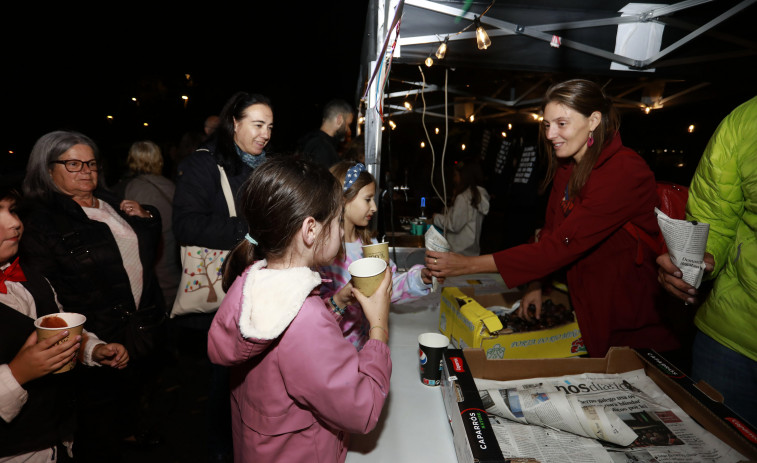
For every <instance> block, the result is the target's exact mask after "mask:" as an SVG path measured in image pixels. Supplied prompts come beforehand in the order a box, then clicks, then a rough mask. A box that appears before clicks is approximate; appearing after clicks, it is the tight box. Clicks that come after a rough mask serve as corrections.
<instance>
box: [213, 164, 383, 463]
mask: <svg viewBox="0 0 757 463" xmlns="http://www.w3.org/2000/svg"><path fill="white" fill-rule="evenodd" d="M241 193H242V200H241V201H242V204H241V209H242V210H243V211H244V214H245V218H246V220H247V223H248V224H249V226H250V232H249V233H248V235H247V236H246V240H243V241H242V242H240V243H239V244H238V245H237V246H236V247H235V248H234V249H233V250H232V252H231V253H230V255H229V258H228V260H227V262H226V263H225V269H224V276H223V282H224V290H226V291H227V293H226V297H225V298H224V301H223V303H222V304H221V307H220V308H219V309H218V312H217V314H216V316H215V318H214V320H213V323H212V325H211V328H210V332H209V333H208V355H209V357H210V359H211V361H212V362H214V363H217V364H220V365H225V366H229V367H231V409H232V432H233V441H234V460H235V461H238V462H243V461H266V462H277V461H281V462H287V463H289V462H300V461H302V462H306V461H307V462H343V461H344V460H345V459H346V457H347V444H348V439H349V433H352V432H358V433H367V432H369V431H371V430H372V429H373V428H374V427H375V425H376V423H377V422H378V418H379V415H380V414H381V409H382V408H383V406H384V402H385V400H386V396H387V393H388V392H389V378H390V376H391V369H392V366H391V359H390V355H389V347H388V346H387V344H386V342H387V341H388V336H389V332H388V329H389V327H388V314H389V304H390V298H391V290H392V289H391V288H392V286H391V274H390V272H389V271H387V272H386V275H385V277H384V280H383V282H382V284H381V286H380V287H379V289H378V290H377V291H376V293H374V294H373V295H372V296H371V297H370V298H367V297H365V296H363V295H362V294H361V293H360V292H359V291H357V290H354V289H353V290H351V294H352V295H353V296H354V297H355V298H356V299H357V300H358V301H359V302H360V303H361V305H362V306H363V310H364V312H365V315H366V318H367V319H368V321H369V323H370V329H369V335H370V339H369V340H368V341H367V342H366V344H365V347H363V349H362V350H361V351H360V352H358V351H356V350H355V348H354V347H352V345H351V344H350V343H349V341H347V340H345V339H344V337H343V336H342V332H341V330H340V328H339V321H340V319H341V315H342V313H341V312H342V311H343V309H340V308H339V307H334V306H333V305H331V304H329V302H328V301H327V300H326V301H325V300H323V299H322V298H321V297H320V295H319V294H318V291H317V289H318V288H319V286H320V285H321V283H322V281H321V278H320V276H319V274H318V273H317V272H315V271H314V270H313V268H314V267H316V266H318V265H326V264H328V263H330V262H331V261H332V260H333V259H334V257H335V256H336V254H337V252H338V251H339V247H340V244H341V239H342V233H343V232H342V229H341V226H340V217H341V212H342V201H341V188H340V185H339V183H338V182H337V181H336V179H335V178H334V177H333V176H332V175H331V174H330V173H329V171H328V170H326V169H325V168H324V167H321V166H317V165H315V164H311V163H308V162H305V161H299V160H295V159H293V158H289V157H286V158H273V159H270V160H268V161H266V163H265V164H263V165H261V166H260V167H258V168H257V169H255V171H254V173H253V174H252V176H251V177H250V179H249V180H248V181H247V183H246V184H245V185H244V186H243V188H242V192H241Z"/></svg>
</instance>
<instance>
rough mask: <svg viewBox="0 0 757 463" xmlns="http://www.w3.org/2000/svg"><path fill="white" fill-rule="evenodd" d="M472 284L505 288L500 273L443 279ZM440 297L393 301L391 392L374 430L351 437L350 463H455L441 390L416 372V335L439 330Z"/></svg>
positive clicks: (448, 283) (438, 294)
mask: <svg viewBox="0 0 757 463" xmlns="http://www.w3.org/2000/svg"><path fill="white" fill-rule="evenodd" d="M470 285H476V286H477V290H482V289H483V290H487V291H488V290H490V291H492V292H500V291H503V290H506V289H507V288H506V287H505V286H504V284H503V283H502V279H501V277H500V276H499V274H477V275H465V276H461V277H454V278H448V279H447V281H445V283H444V286H470ZM440 300H441V288H439V290H438V291H436V292H432V293H431V294H429V295H428V296H424V297H422V298H419V299H416V300H412V301H408V302H405V303H401V304H392V308H391V313H390V315H389V333H390V335H389V347H390V349H391V355H392V379H391V384H390V388H389V396H388V397H387V400H386V404H385V405H384V410H383V411H382V413H381V418H380V419H379V422H378V425H377V426H376V428H375V429H374V430H373V431H371V432H370V433H368V434H365V435H357V434H353V435H352V436H351V441H350V449H349V452H348V454H347V462H348V463H358V462H361V463H362V462H403V461H433V462H435V463H446V462H449V463H457V457H456V456H455V447H454V445H453V443H452V429H451V427H450V425H449V419H448V417H447V412H446V410H445V409H444V402H443V401H442V391H441V388H439V387H430V386H426V385H424V384H422V383H421V381H420V373H419V371H418V362H419V360H418V335H419V334H421V333H426V332H436V333H438V332H439V302H440Z"/></svg>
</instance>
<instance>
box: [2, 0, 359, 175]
mask: <svg viewBox="0 0 757 463" xmlns="http://www.w3.org/2000/svg"><path fill="white" fill-rule="evenodd" d="M197 6H198V7H197V8H191V7H190V6H189V4H188V3H184V4H176V7H175V8H171V9H168V8H165V7H160V8H156V7H155V6H154V5H150V6H149V7H145V6H140V5H139V4H138V3H128V4H127V3H125V2H115V3H113V2H111V3H108V6H107V10H105V9H103V8H104V7H103V6H100V7H95V8H87V9H84V8H83V7H76V9H72V8H70V7H65V8H55V7H52V8H48V7H45V8H41V7H39V8H37V7H27V6H24V5H21V6H18V7H17V8H16V11H17V14H13V15H11V14H8V15H5V16H4V18H3V27H2V28H0V34H2V35H1V36H0V37H1V40H2V43H3V58H2V62H3V64H2V71H0V73H1V75H2V79H3V84H2V90H1V93H0V95H2V96H1V97H0V108H2V113H3V118H4V123H3V130H2V131H0V156H1V157H0V165H1V166H2V170H3V172H4V173H6V174H7V173H10V172H18V171H19V170H23V169H24V167H25V165H26V159H27V156H28V153H29V151H30V150H31V147H32V146H33V144H34V142H35V141H36V140H37V138H39V137H40V136H41V135H43V134H45V133H47V132H50V131H53V130H58V129H72V130H78V131H80V132H83V133H85V134H87V135H89V136H90V137H92V138H93V139H94V140H95V142H96V143H97V144H98V146H99V147H100V150H101V153H102V155H103V158H104V161H105V162H106V163H107V164H109V166H110V167H111V168H109V169H108V171H107V174H106V177H107V178H108V179H109V180H110V179H112V178H113V177H115V176H116V172H115V170H116V168H119V167H120V166H119V162H123V160H125V158H126V155H127V150H128V147H129V145H130V144H131V143H132V142H134V141H137V140H143V139H151V140H153V141H155V142H156V143H158V144H159V145H161V146H162V147H163V149H164V155H166V154H168V153H166V151H167V150H168V149H170V145H171V144H173V143H178V141H179V140H180V138H181V136H182V134H184V133H185V132H186V131H189V130H201V129H202V125H203V121H204V120H205V118H206V117H207V116H208V115H211V114H218V112H220V110H221V108H222V106H223V104H224V102H225V101H226V100H227V99H228V98H229V97H230V96H231V95H232V94H234V93H235V92H236V91H239V90H245V91H249V92H256V93H262V94H265V95H266V96H268V97H269V98H271V99H272V101H273V110H274V126H275V128H274V135H273V138H272V140H271V144H272V146H271V147H270V148H271V149H274V150H277V151H288V150H291V149H293V147H294V146H295V143H296V140H297V139H298V138H299V137H300V136H301V135H302V134H304V132H305V131H307V130H310V129H313V128H317V127H318V126H319V125H320V119H321V107H322V105H323V104H324V103H325V102H326V101H328V100H329V99H331V98H334V97H339V98H344V99H346V100H347V101H349V102H356V101H355V100H356V89H357V88H358V72H359V61H360V49H361V47H362V41H363V35H364V32H363V31H364V27H365V15H366V10H367V6H368V2H367V1H351V0H338V1H328V2H297V3H296V4H292V3H288V2H286V3H285V2H235V3H234V4H229V5H226V4H223V3H208V4H197ZM182 95H186V96H188V97H189V100H188V101H187V103H186V105H185V103H184V101H183V100H182V99H181V96H182ZM133 97H135V98H137V103H135V102H134V101H132V98H133ZM108 115H110V116H113V119H112V121H109V120H108V119H106V116H108ZM144 123H147V124H148V126H144ZM10 152H12V154H11V153H10Z"/></svg>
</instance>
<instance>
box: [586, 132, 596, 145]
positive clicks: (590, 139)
mask: <svg viewBox="0 0 757 463" xmlns="http://www.w3.org/2000/svg"><path fill="white" fill-rule="evenodd" d="M593 144H594V131H593V130H592V131H591V132H589V139H588V140H587V141H586V146H591V145H593Z"/></svg>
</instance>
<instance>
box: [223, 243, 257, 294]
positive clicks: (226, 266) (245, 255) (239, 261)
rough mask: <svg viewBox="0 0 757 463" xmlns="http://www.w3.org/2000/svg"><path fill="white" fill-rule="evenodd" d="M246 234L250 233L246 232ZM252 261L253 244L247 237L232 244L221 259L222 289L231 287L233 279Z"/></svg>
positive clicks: (253, 257)
mask: <svg viewBox="0 0 757 463" xmlns="http://www.w3.org/2000/svg"><path fill="white" fill-rule="evenodd" d="M247 236H250V235H249V234H248V235H247ZM247 236H246V237H247ZM246 237H245V238H246ZM256 244H257V243H256ZM253 262H255V244H253V243H252V242H251V241H249V240H248V239H243V240H242V241H240V242H239V243H237V245H236V246H234V248H233V249H232V250H231V251H230V252H229V254H228V255H227V256H226V260H224V261H223V266H222V267H221V271H222V272H223V280H222V281H221V286H222V287H223V291H224V292H227V291H228V290H229V288H231V285H232V283H234V280H236V279H237V277H238V276H240V275H241V274H242V272H244V269H246V268H247V267H249V266H250V265H251V264H252V263H253Z"/></svg>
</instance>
